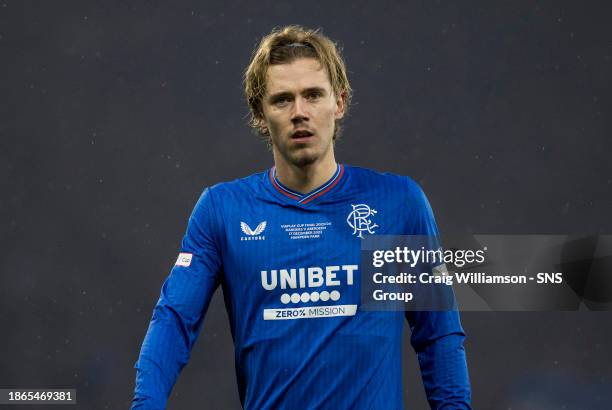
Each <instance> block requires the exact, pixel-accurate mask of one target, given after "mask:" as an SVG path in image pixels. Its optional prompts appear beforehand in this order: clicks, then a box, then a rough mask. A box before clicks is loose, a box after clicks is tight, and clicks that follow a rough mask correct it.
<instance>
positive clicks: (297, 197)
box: [268, 167, 300, 201]
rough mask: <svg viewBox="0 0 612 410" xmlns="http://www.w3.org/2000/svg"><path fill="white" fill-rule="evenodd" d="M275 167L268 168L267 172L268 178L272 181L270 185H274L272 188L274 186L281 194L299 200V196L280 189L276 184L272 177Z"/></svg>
mask: <svg viewBox="0 0 612 410" xmlns="http://www.w3.org/2000/svg"><path fill="white" fill-rule="evenodd" d="M275 168H276V167H272V168H270V172H268V177H269V178H270V182H272V186H274V188H276V190H277V191H278V192H280V193H281V194H283V195H285V196H288V197H289V198H291V199H295V200H296V201H299V200H300V197H299V196H295V195H292V194H290V193H289V192H287V191H285V190H283V189H281V187H279V186H278V184H277V183H276V180H275V179H274V169H275Z"/></svg>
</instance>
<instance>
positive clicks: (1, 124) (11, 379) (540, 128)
mask: <svg viewBox="0 0 612 410" xmlns="http://www.w3.org/2000/svg"><path fill="white" fill-rule="evenodd" d="M611 11H612V7H611V6H610V3H609V2H606V1H600V2H579V1H537V2H536V1H529V2H525V1H496V2H491V1H477V2H451V1H444V2H440V1H436V2H385V1H376V2H371V1H353V2H342V3H340V2H338V3H335V2H332V3H323V2H320V3H318V2H312V1H309V2H296V3H285V2H275V1H259V2H233V1H215V2H210V1H207V2H204V1H189V2H172V3H171V2H167V4H161V3H157V2H130V3H129V4H128V3H127V2H112V1H103V2H102V1H101V2H97V4H94V3H93V2H64V1H39V2H31V1H8V0H0V58H1V64H0V96H1V104H0V164H1V165H0V166H1V173H0V183H1V192H2V194H1V199H0V249H1V250H0V269H1V271H0V272H1V276H0V387H21V388H34V387H73V388H76V389H78V396H77V397H78V401H79V405H78V406H77V407H78V408H83V409H106V408H109V409H111V408H112V409H115V408H127V407H128V406H129V401H130V400H131V396H132V391H133V380H134V375H135V371H134V370H133V368H132V366H133V365H134V362H135V361H136V359H137V355H138V352H139V349H140V344H141V342H142V338H143V337H144V334H145V331H146V329H147V326H148V321H149V319H150V316H151V311H152V308H153V306H154V304H155V302H156V300H157V297H158V295H159V291H160V286H161V284H162V281H163V280H164V278H165V277H166V275H167V274H168V272H169V270H170V268H171V266H172V264H173V263H174V260H175V258H176V254H177V251H178V246H179V243H180V239H181V238H182V235H183V233H184V229H185V227H186V221H187V218H188V216H189V214H190V212H191V210H192V208H193V206H194V204H195V201H196V200H197V198H198V196H199V195H200V193H201V191H202V189H203V187H205V186H207V185H210V184H214V183H217V182H220V181H226V180H230V179H234V178H237V177H240V176H245V175H248V174H251V173H253V172H258V171H261V170H264V169H266V168H268V167H270V166H271V164H272V157H271V154H270V153H269V152H268V151H267V149H266V146H265V144H263V143H262V142H260V141H259V140H258V138H257V137H256V136H254V135H253V134H251V133H250V131H249V129H248V127H247V126H246V114H247V107H246V103H245V102H244V100H243V96H242V88H241V81H242V72H243V69H244V67H245V66H246V65H247V64H248V62H249V58H250V55H251V50H252V49H253V47H254V46H255V45H256V43H257V41H258V39H259V38H260V37H261V36H262V35H264V34H266V33H268V32H269V31H270V30H271V29H272V27H274V26H279V25H285V24H291V23H299V24H304V25H308V26H314V27H322V28H323V30H324V33H326V34H327V35H329V36H330V37H332V38H333V39H335V40H337V41H338V42H339V44H340V45H341V46H342V47H343V48H344V55H345V58H346V62H347V65H348V68H349V75H350V80H351V82H352V85H353V87H354V88H355V98H354V105H353V106H352V108H351V112H350V115H349V117H348V119H347V120H346V122H345V133H344V136H343V139H342V141H340V143H338V144H337V147H336V152H337V158H338V159H339V161H341V162H343V163H349V164H355V165H361V166H365V167H371V168H374V169H377V170H382V171H391V172H395V173H399V174H405V175H411V176H412V177H413V178H414V179H416V180H417V181H418V182H419V183H420V184H421V185H422V186H423V187H424V189H425V191H426V192H427V194H428V196H429V199H430V201H431V203H432V206H433V208H434V210H435V212H436V216H437V219H438V223H439V225H440V228H441V230H442V231H461V232H477V233H499V234H509V233H523V234H529V233H533V234H537V233H547V234H554V233H559V234H564V233H612V218H611V217H610V215H611V213H610V211H611V209H612V164H611V162H610V159H609V158H610V153H611V150H612V136H611V127H610V118H611V117H610V114H611V108H612V102H611V97H612V93H611V85H612V81H611V79H612V76H611V73H612V24H611V23H610V21H611V13H610V12H611ZM220 296H221V295H220V294H219V293H217V294H216V296H215V299H214V302H213V303H212V305H211V307H210V309H209V313H208V315H207V317H206V321H205V326H204V328H203V331H202V334H201V336H200V338H199V340H198V343H197V344H196V346H195V349H194V352H193V355H192V359H191V361H190V363H189V365H188V366H187V367H186V368H185V370H184V371H183V374H182V376H181V378H180V379H179V382H178V383H177V385H176V387H175V389H174V391H173V393H172V397H171V399H170V402H169V408H174V409H197V408H211V409H212V408H214V409H218V408H236V407H239V401H238V397H237V388H236V382H235V376H234V368H233V347H232V341H231V337H230V334H229V328H228V323H227V314H226V313H225V309H224V307H223V303H222V300H221V297H220ZM462 320H463V324H464V327H465V329H466V331H467V333H468V338H467V340H466V348H467V352H468V360H469V367H470V373H471V380H472V384H473V396H474V399H473V403H474V407H475V408H477V409H502V408H503V409H506V408H512V409H514V410H517V409H560V408H563V409H587V408H588V409H608V408H610V402H611V401H612V392H611V389H610V386H611V384H612V367H611V363H612V343H611V341H612V326H611V325H612V321H611V315H610V313H609V312H607V313H606V312H603V313H601V312H600V313H595V312H533V313H520V314H519V313H490V312H487V313H484V312H481V313H464V314H463V315H462ZM405 357H406V359H405V362H406V375H405V385H406V407H407V408H411V409H422V408H425V407H426V403H425V401H424V393H423V388H422V384H421V382H420V378H419V373H418V368H417V364H416V360H415V358H414V354H413V352H412V349H411V348H410V347H409V345H408V341H407V340H406V350H405ZM20 408H21V407H20Z"/></svg>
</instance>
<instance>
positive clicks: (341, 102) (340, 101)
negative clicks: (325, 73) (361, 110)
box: [335, 91, 346, 120]
mask: <svg viewBox="0 0 612 410" xmlns="http://www.w3.org/2000/svg"><path fill="white" fill-rule="evenodd" d="M336 105H337V106H338V108H337V109H336V115H335V118H336V119H337V120H339V119H341V118H342V117H344V112H345V110H346V91H343V92H341V93H340V95H339V96H338V98H336Z"/></svg>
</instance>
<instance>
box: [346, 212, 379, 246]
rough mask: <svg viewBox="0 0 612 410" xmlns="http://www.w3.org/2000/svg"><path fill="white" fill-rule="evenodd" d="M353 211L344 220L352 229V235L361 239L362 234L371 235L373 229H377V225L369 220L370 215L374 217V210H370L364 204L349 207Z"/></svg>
mask: <svg viewBox="0 0 612 410" xmlns="http://www.w3.org/2000/svg"><path fill="white" fill-rule="evenodd" d="M351 206H352V207H353V211H352V212H351V213H350V214H349V215H348V217H347V218H346V222H347V223H348V225H349V226H350V227H351V228H353V235H357V237H358V238H363V233H364V232H366V233H369V234H373V233H375V231H374V229H375V228H378V225H377V224H376V223H374V221H372V219H370V217H371V216H372V215H376V214H377V212H376V210H375V209H372V208H370V207H369V206H368V205H366V204H359V205H351Z"/></svg>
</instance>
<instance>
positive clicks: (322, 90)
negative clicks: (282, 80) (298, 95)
mask: <svg viewBox="0 0 612 410" xmlns="http://www.w3.org/2000/svg"><path fill="white" fill-rule="evenodd" d="M312 92H318V93H321V94H325V88H323V87H309V88H306V89H305V90H304V91H302V94H310V93H312Z"/></svg>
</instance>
